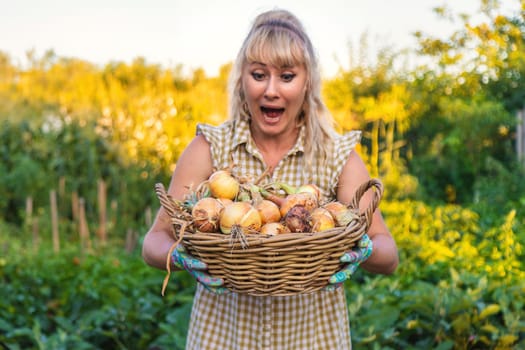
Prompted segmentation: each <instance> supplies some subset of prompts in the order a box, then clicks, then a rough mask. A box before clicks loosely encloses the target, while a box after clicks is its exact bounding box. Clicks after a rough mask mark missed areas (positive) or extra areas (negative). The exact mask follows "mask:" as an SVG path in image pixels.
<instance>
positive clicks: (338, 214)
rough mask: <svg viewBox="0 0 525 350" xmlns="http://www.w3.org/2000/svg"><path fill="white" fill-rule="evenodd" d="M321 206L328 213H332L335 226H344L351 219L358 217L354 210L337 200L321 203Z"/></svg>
mask: <svg viewBox="0 0 525 350" xmlns="http://www.w3.org/2000/svg"><path fill="white" fill-rule="evenodd" d="M323 208H325V209H327V210H328V211H329V212H330V214H332V217H333V218H334V220H335V224H336V225H337V226H346V225H348V224H349V223H350V222H351V221H352V220H355V219H357V218H358V217H359V215H357V213H356V212H355V211H354V210H352V209H349V208H348V207H347V206H346V205H344V204H343V203H341V202H338V201H334V202H329V203H326V204H325V205H323Z"/></svg>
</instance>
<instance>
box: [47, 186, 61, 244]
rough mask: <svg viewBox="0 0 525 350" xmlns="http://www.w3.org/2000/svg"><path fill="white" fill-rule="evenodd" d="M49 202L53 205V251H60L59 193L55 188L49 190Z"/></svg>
mask: <svg viewBox="0 0 525 350" xmlns="http://www.w3.org/2000/svg"><path fill="white" fill-rule="evenodd" d="M49 202H50V205H51V228H52V234H53V251H54V252H55V253H58V252H60V236H59V234H58V209H57V194H56V191H55V190H51V191H50V192H49Z"/></svg>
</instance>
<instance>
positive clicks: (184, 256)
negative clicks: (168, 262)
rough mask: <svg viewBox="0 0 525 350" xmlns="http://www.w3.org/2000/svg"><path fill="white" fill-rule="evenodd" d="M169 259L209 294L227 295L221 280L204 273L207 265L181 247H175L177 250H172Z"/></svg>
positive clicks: (227, 291)
mask: <svg viewBox="0 0 525 350" xmlns="http://www.w3.org/2000/svg"><path fill="white" fill-rule="evenodd" d="M171 258H172V261H173V263H174V264H175V266H176V267H178V268H179V269H181V270H182V269H184V270H186V271H188V272H189V273H190V274H191V275H192V276H193V277H195V279H196V280H197V281H198V282H200V283H201V284H202V285H203V286H204V288H206V289H207V290H209V291H210V292H212V293H215V294H226V293H229V290H228V289H226V288H225V287H223V285H224V281H223V279H222V278H216V277H212V276H210V275H209V274H208V273H207V272H206V270H207V269H208V265H206V263H205V262H203V261H201V260H198V259H196V258H194V257H193V256H191V255H190V254H188V252H187V251H186V249H185V248H184V246H183V245H181V244H179V245H177V248H175V249H174V250H173V253H172V255H171Z"/></svg>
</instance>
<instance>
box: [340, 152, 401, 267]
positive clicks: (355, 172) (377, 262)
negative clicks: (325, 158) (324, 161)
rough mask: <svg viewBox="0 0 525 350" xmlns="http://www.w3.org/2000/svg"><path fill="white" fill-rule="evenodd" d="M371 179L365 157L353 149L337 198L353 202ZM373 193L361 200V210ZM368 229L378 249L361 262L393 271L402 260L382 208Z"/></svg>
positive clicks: (341, 200)
mask: <svg viewBox="0 0 525 350" xmlns="http://www.w3.org/2000/svg"><path fill="white" fill-rule="evenodd" d="M368 180H370V174H369V173H368V170H367V169H366V166H365V164H364V162H363V160H362V159H361V157H360V156H359V154H357V152H355V151H352V152H351V153H350V156H349V157H348V160H347V162H346V164H345V166H344V168H343V171H342V172H341V175H340V177H339V185H338V189H337V199H338V200H339V201H340V202H342V203H346V204H348V203H350V201H351V200H352V198H353V196H354V193H355V191H356V190H357V188H358V187H359V186H360V185H361V184H363V183H364V182H366V181H368ZM372 196H373V193H372V191H367V192H366V193H365V194H364V195H363V197H362V199H361V202H360V204H359V206H360V208H361V210H365V208H367V207H368V205H369V204H370V202H371V200H372V198H373V197H372ZM367 233H368V236H369V237H370V239H371V240H372V242H373V243H374V249H373V251H372V255H370V257H369V258H368V259H367V260H366V261H365V262H363V264H362V265H361V266H362V267H363V268H364V269H365V270H367V271H369V272H372V273H380V274H391V273H393V272H394V271H395V269H396V268H397V265H398V264H399V257H398V253H397V246H396V243H395V241H394V238H393V237H392V235H391V233H390V230H389V229H388V227H387V226H386V224H385V221H384V220H383V216H382V215H381V211H380V210H379V209H377V210H376V211H375V212H374V215H373V217H372V223H371V225H370V228H369V229H368V232H367Z"/></svg>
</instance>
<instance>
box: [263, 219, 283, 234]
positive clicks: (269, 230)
mask: <svg viewBox="0 0 525 350" xmlns="http://www.w3.org/2000/svg"><path fill="white" fill-rule="evenodd" d="M260 233H261V234H263V235H270V236H275V235H280V234H283V233H290V229H289V228H288V227H286V226H285V225H283V224H281V223H280V222H268V223H266V224H264V225H263V226H262V227H261V231H260Z"/></svg>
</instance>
